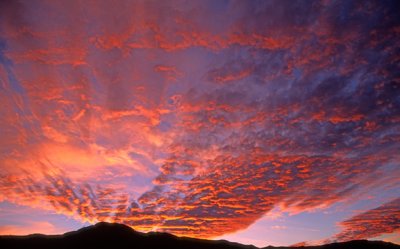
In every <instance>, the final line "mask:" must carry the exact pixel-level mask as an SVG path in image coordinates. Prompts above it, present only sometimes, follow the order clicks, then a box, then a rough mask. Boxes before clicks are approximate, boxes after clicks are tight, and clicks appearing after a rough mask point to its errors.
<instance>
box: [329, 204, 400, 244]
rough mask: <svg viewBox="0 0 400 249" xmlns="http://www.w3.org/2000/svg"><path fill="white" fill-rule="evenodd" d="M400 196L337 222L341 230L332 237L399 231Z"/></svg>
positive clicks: (351, 238) (346, 237) (365, 237)
mask: <svg viewBox="0 0 400 249" xmlns="http://www.w3.org/2000/svg"><path fill="white" fill-rule="evenodd" d="M399 220H400V198H397V199H395V200H392V201H390V202H387V203H385V204H383V205H381V206H379V207H377V208H375V209H371V210H368V211H366V212H363V213H360V214H358V215H355V216H353V217H351V218H350V219H347V220H345V221H342V222H340V223H339V225H340V227H342V231H341V232H339V233H338V234H336V235H335V236H334V237H333V238H332V239H333V240H335V241H347V240H353V239H368V238H374V237H378V236H380V235H382V234H390V233H399V231H400V225H399V223H400V222H399Z"/></svg>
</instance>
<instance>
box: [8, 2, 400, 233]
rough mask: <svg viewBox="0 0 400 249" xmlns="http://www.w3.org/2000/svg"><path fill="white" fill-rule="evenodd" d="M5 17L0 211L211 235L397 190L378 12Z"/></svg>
mask: <svg viewBox="0 0 400 249" xmlns="http://www.w3.org/2000/svg"><path fill="white" fill-rule="evenodd" d="M34 4H39V5H40V7H41V8H39V7H37V6H36V5H34ZM14 5H16V4H12V5H10V7H8V8H11V10H12V11H10V12H8V13H11V14H7V15H1V17H0V23H1V25H0V29H1V31H2V32H1V33H2V35H1V36H0V39H1V40H0V45H1V47H0V48H1V49H0V79H1V85H0V87H1V92H0V94H1V95H0V96H1V99H2V105H1V106H0V113H1V116H2V119H1V120H0V128H1V131H2V134H1V135H2V139H1V141H0V149H1V150H0V169H1V173H0V174H1V178H0V190H1V191H0V200H7V201H10V202H14V203H18V204H22V205H27V206H31V207H38V208H42V209H46V210H55V211H57V212H59V213H61V214H65V215H68V216H71V217H74V218H75V219H77V220H81V221H88V222H92V223H93V222H97V221H118V222H122V223H125V224H128V225H130V226H132V227H134V228H136V229H139V230H142V231H151V230H160V231H167V232H172V233H174V234H177V235H186V236H193V237H204V238H205V237H207V238H208V237H216V236H220V235H223V234H226V233H232V232H236V231H238V230H242V229H245V228H247V227H248V226H250V225H251V224H253V223H254V222H255V221H256V220H258V219H259V218H260V217H263V216H264V215H268V214H269V213H270V212H272V210H273V209H274V208H280V210H282V211H283V212H290V213H299V212H306V211H311V210H315V209H320V208H326V207H329V206H331V205H333V204H335V203H338V202H342V201H347V200H353V199H356V200H357V199H358V198H363V196H365V193H369V192H370V191H377V190H381V189H382V190H385V189H386V191H387V189H389V190H390V189H391V188H394V187H396V186H398V179H397V177H396V176H398V175H399V167H398V164H399V159H400V158H399V156H398V153H397V152H398V151H399V149H400V148H399V146H400V143H399V141H400V140H399V139H400V134H399V125H398V124H399V120H400V112H399V110H400V102H399V98H398V96H399V89H400V88H399V83H398V78H399V75H398V73H397V72H400V70H399V68H398V63H397V61H398V56H396V53H395V51H397V49H398V42H397V41H398V38H399V34H400V33H399V32H398V25H399V22H398V18H397V16H398V15H397V12H396V11H395V9H396V8H392V6H391V4H387V5H386V4H380V3H378V2H368V4H366V5H364V4H360V3H347V4H344V3H343V4H335V3H331V2H326V3H325V2H321V3H320V2H311V1H310V2H308V3H304V2H290V4H289V2H285V1H275V2H274V1H272V2H265V3H259V4H256V2H242V1H232V2H228V3H227V4H222V2H218V3H217V2H214V1H210V2H205V3H201V4H200V3H198V2H191V3H189V4H185V5H180V4H173V3H172V2H171V3H169V2H165V3H164V2H163V3H160V2H153V1H145V2H140V1H139V2H129V1H127V2H124V3H121V4H117V5H115V6H108V2H107V1H97V2H96V3H92V4H91V7H92V8H90V11H88V12H84V11H83V10H84V9H86V8H82V6H81V5H80V3H79V2H75V1H71V2H66V3H61V2H53V3H36V2H35V3H31V2H25V3H21V4H20V5H21V6H14ZM13 6H14V7H13ZM221 9H224V10H225V11H226V12H227V13H231V14H230V15H229V16H221V15H220V14H219V13H220V11H221ZM372 10H373V12H372ZM21 13H22V14H21ZM47 13H54V14H52V15H51V17H49V18H50V20H52V21H51V22H49V21H48V19H43V18H42V17H43V16H46V15H45V14H47ZM165 13H168V15H166V14H165ZM336 13H340V15H337V14H336ZM117 14H118V15H117ZM14 16H15V17H17V18H16V19H17V20H21V21H20V22H16V21H13V18H14ZM22 16H23V17H24V18H22ZM115 16H118V18H115ZM72 27H74V28H72ZM77 27H78V28H77ZM344 224H345V223H344ZM210 227H212V228H213V229H211V230H210ZM371 236H374V235H372V234H371Z"/></svg>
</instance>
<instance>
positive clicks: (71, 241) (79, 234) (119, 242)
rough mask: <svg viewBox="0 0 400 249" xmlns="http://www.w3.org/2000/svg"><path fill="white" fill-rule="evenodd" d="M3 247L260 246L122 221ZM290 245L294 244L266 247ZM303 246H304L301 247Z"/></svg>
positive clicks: (342, 246)
mask: <svg viewBox="0 0 400 249" xmlns="http://www.w3.org/2000/svg"><path fill="white" fill-rule="evenodd" d="M0 248H5V249H13V248H24V249H27V248H40V249H46V248H57V249H64V248H65V249H67V248H68V249H79V248H82V249H83V248H84V249H91V248H93V249H95V248H96V249H97V248H132V249H133V248H134V249H145V248H146V249H184V248H185V249H222V248H226V249H257V247H255V246H252V245H242V244H238V243H232V242H228V241H225V240H218V241H216V240H201V239H192V238H184V237H176V236H174V235H171V234H168V233H154V232H151V233H140V232H136V231H134V230H133V229H131V228H130V227H127V226H125V225H121V224H111V223H105V222H101V223H98V224H96V225H94V226H89V227H85V228H82V229H80V230H78V231H74V232H68V233H65V234H64V235H40V234H34V235H28V236H0ZM267 248H268V249H272V248H281V249H284V248H291V247H265V249H267ZM300 248H301V247H300ZM304 248H310V249H322V248H323V249H358V248H360V249H392V248H393V249H395V248H396V249H400V246H399V245H395V244H392V243H387V242H381V241H366V240H358V241H350V242H344V243H334V244H328V245H324V246H316V247H304Z"/></svg>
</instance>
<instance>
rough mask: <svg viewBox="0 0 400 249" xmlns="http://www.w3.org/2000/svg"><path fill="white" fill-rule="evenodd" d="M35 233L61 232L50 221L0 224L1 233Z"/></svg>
mask: <svg viewBox="0 0 400 249" xmlns="http://www.w3.org/2000/svg"><path fill="white" fill-rule="evenodd" d="M34 233H42V234H59V233H60V230H59V229H57V228H56V227H55V226H54V225H53V224H51V223H49V222H45V221H43V222H40V221H39V222H28V223H27V224H22V225H6V226H0V234H1V235H28V234H34Z"/></svg>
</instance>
